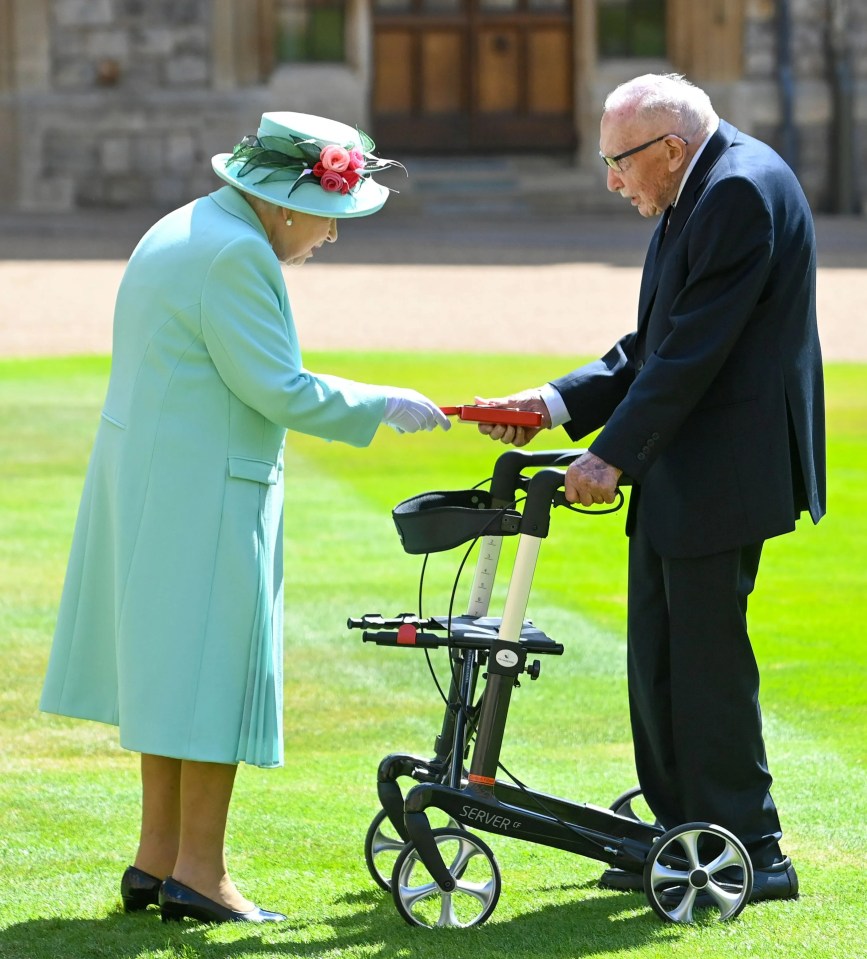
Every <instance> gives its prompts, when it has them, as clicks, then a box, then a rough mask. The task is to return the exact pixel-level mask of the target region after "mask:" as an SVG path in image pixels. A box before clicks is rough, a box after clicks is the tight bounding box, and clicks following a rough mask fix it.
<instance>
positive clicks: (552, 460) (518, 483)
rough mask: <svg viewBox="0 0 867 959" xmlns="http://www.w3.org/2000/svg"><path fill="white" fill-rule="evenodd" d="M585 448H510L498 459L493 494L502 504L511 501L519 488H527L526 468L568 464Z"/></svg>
mask: <svg viewBox="0 0 867 959" xmlns="http://www.w3.org/2000/svg"><path fill="white" fill-rule="evenodd" d="M586 452H587V451H586V450H583V449H571V450H536V451H534V452H526V451H525V450H509V451H508V452H506V453H503V455H502V456H500V457H499V458H498V459H497V462H496V464H495V465H494V475H493V478H492V479H491V495H492V496H493V497H494V501H495V502H497V501H499V504H500V505H503V504H505V503H511V502H512V501H513V500H514V499H515V493H516V492H517V491H518V490H519V489H524V488H526V486H527V484H528V483H529V479H528V478H527V477H525V476H522V475H521V474H522V473H523V471H524V470H526V469H538V468H540V467H544V466H568V465H569V464H570V463H571V462H572V461H573V460H576V459H578V457H579V456H581V455H582V454H583V453H586Z"/></svg>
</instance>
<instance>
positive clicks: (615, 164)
mask: <svg viewBox="0 0 867 959" xmlns="http://www.w3.org/2000/svg"><path fill="white" fill-rule="evenodd" d="M666 137H677V139H678V140H683V142H684V143H685V144H689V140H687V139H685V138H684V137H682V136H678V135H677V134H676V133H663V134H662V136H661V137H656V138H655V139H653V140H648V141H647V143H642V144H641V146H640V147H633V148H632V149H631V150H624V152H623V153H618V154H617V156H613V157H609V156H605V154H604V153H603V152H602V151H601V150H600V151H599V156H600V157H602V162H603V163H605V165H606V166H608V167H610V168H611V169H612V170H614V171H615V172H617V173H619V172H620V161H621V160H625V159H626V157H631V156H632V154H633V153H640V152H641V151H642V150H646V149H647V148H648V147H652V146H653V144H654V143H659V141H660V140H664V139H665V138H666Z"/></svg>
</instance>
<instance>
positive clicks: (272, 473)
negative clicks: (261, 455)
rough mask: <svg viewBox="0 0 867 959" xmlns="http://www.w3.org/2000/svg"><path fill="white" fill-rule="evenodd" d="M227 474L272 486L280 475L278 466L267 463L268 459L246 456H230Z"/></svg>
mask: <svg viewBox="0 0 867 959" xmlns="http://www.w3.org/2000/svg"><path fill="white" fill-rule="evenodd" d="M229 476H232V477H234V478H235V479H245V480H253V482H254V483H266V484H267V485H268V486H273V485H274V484H275V483H276V482H277V480H278V479H279V477H280V468H279V466H278V465H277V464H276V463H269V462H268V460H253V459H249V458H248V457H246V456H230V457H229Z"/></svg>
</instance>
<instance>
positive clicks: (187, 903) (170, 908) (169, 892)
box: [160, 876, 286, 922]
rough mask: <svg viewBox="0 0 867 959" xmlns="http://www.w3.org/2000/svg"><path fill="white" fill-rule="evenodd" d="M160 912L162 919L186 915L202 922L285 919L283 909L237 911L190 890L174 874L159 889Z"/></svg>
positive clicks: (179, 917) (175, 919) (164, 920)
mask: <svg viewBox="0 0 867 959" xmlns="http://www.w3.org/2000/svg"><path fill="white" fill-rule="evenodd" d="M160 915H161V916H162V920H163V922H172V921H177V920H179V919H183V918H185V917H187V918H189V919H198V920H199V922H283V921H284V920H285V919H286V916H284V915H283V913H282V912H268V911H267V910H266V909H259V907H258V906H257V907H255V908H253V909H251V910H250V911H249V912H236V911H235V910H234V909H229V908H228V907H227V906H222V905H220V903H218V902H214V900H213V899H208V898H207V896H203V895H202V894H201V893H198V892H196V890H195V889H190V887H189V886H185V885H184V884H183V883H182V882H178V881H177V879H172V877H171V876H169V877H168V879H166V881H165V882H164V883H163V884H162V887H161V888H160Z"/></svg>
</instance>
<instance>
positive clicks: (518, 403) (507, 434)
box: [476, 390, 551, 446]
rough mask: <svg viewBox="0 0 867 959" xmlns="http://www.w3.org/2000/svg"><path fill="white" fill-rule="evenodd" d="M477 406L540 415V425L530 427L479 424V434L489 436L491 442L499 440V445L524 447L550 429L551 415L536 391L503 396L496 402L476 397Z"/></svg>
mask: <svg viewBox="0 0 867 959" xmlns="http://www.w3.org/2000/svg"><path fill="white" fill-rule="evenodd" d="M476 405H478V406H500V407H506V408H508V409H513V410H526V411H527V412H530V413H541V414H542V425H541V426H539V427H532V426H506V425H505V424H503V423H479V432H480V433H484V434H485V436H490V438H491V439H492V440H499V441H500V442H501V443H506V444H508V443H511V444H512V446H526V445H527V443H529V442H530V440H532V439H533V437H534V436H535V435H536V434H537V433H538V432H539V430H542V429H550V428H551V414H550V413H549V412H548V407H547V406H546V405H545V401H544V400H543V399H542V396H541V394H540V393H539V391H538V390H524V392H523V393H516V394H515V395H514V396H504V397H501V398H500V399H496V400H484V399H482V398H481V397H479V396H477V397H476Z"/></svg>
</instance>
